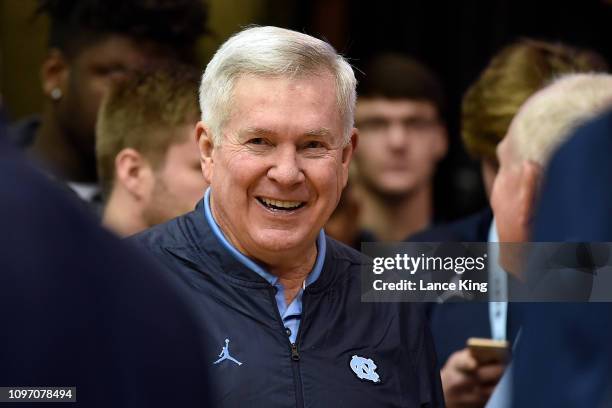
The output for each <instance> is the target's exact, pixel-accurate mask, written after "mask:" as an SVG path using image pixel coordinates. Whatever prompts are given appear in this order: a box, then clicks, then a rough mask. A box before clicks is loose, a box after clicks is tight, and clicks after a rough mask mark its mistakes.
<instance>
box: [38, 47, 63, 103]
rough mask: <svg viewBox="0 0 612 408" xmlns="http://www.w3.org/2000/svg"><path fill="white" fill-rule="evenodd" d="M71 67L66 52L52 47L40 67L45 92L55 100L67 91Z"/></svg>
mask: <svg viewBox="0 0 612 408" xmlns="http://www.w3.org/2000/svg"><path fill="white" fill-rule="evenodd" d="M69 75H70V67H69V64H68V61H67V60H66V57H65V56H64V54H63V53H62V52H61V51H60V50H58V49H57V48H52V49H51V50H49V53H48V54H47V56H46V57H45V60H44V61H43V63H42V65H41V67H40V81H41V83H42V88H43V93H44V94H45V95H46V96H47V97H48V98H51V99H53V100H56V101H57V100H59V99H60V98H61V97H62V95H64V94H65V93H66V89H67V87H68V76H69Z"/></svg>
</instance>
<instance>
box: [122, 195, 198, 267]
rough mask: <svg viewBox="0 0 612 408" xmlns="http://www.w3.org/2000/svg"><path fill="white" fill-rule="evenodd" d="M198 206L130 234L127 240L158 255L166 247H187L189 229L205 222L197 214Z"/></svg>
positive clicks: (189, 237) (190, 237) (189, 235)
mask: <svg viewBox="0 0 612 408" xmlns="http://www.w3.org/2000/svg"><path fill="white" fill-rule="evenodd" d="M198 208H199V204H198V207H197V208H196V209H195V210H193V211H191V212H189V213H187V214H184V215H181V216H179V217H176V218H173V219H171V220H169V221H166V222H164V223H162V224H158V225H155V226H153V227H151V228H149V229H147V230H145V231H142V232H140V233H138V234H135V235H132V236H131V237H129V238H127V240H128V241H129V242H132V243H133V244H135V245H136V246H139V247H141V248H143V249H145V250H147V251H149V252H151V253H154V254H158V255H159V254H163V253H164V252H165V250H166V249H168V248H188V247H190V245H191V244H190V242H191V240H192V237H193V235H192V234H191V230H194V229H197V227H198V224H200V223H202V222H204V223H205V222H206V220H205V219H204V215H203V214H198Z"/></svg>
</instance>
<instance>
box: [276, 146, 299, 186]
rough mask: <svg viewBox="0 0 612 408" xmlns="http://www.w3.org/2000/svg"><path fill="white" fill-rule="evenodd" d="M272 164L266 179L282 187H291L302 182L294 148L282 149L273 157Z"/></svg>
mask: <svg viewBox="0 0 612 408" xmlns="http://www.w3.org/2000/svg"><path fill="white" fill-rule="evenodd" d="M273 160H274V163H272V166H271V167H270V169H269V170H268V177H269V178H271V179H272V180H274V181H276V182H277V183H279V184H281V185H283V186H288V187H290V186H293V185H295V184H299V183H301V182H303V181H304V179H305V176H304V172H303V171H302V168H301V166H300V158H299V157H298V152H297V151H296V149H295V147H290V148H282V149H280V148H279V150H278V151H277V152H276V154H275V155H274V158H273Z"/></svg>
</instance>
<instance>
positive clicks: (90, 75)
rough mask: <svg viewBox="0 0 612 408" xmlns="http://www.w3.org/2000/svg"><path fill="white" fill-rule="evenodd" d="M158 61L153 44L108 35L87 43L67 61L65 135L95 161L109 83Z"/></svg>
mask: <svg viewBox="0 0 612 408" xmlns="http://www.w3.org/2000/svg"><path fill="white" fill-rule="evenodd" d="M160 60H161V59H160V58H159V55H158V54H156V50H155V49H154V47H153V45H152V44H150V43H146V42H145V43H142V42H139V43H136V41H135V40H132V39H131V38H129V37H125V36H120V35H110V36H108V37H105V38H104V39H102V40H101V41H99V42H96V43H94V44H93V45H91V46H87V47H86V48H84V49H83V50H82V51H81V52H79V53H78V54H77V55H76V56H75V57H73V58H72V59H70V60H69V61H68V65H67V75H66V76H65V80H64V84H63V86H62V91H63V97H62V99H61V100H60V101H59V104H58V111H57V113H58V120H59V122H60V125H61V126H62V129H63V130H64V132H65V134H66V136H67V137H69V138H70V140H71V142H72V143H73V144H75V145H76V146H77V148H78V149H79V150H80V151H81V152H82V154H83V155H91V158H92V160H94V145H95V142H94V140H95V139H94V127H95V122H96V117H97V113H98V108H99V106H100V103H101V101H102V98H103V97H104V95H105V94H106V93H107V92H108V90H109V89H110V87H111V86H112V84H113V83H114V82H115V81H119V80H123V79H126V78H127V77H129V76H130V75H132V74H133V73H134V72H135V71H138V70H141V69H143V68H145V67H147V68H150V67H151V66H152V65H154V64H155V63H157V62H159V61H160Z"/></svg>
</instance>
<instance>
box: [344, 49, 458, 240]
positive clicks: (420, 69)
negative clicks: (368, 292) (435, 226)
mask: <svg viewBox="0 0 612 408" xmlns="http://www.w3.org/2000/svg"><path fill="white" fill-rule="evenodd" d="M357 92H358V95H359V98H358V100H357V109H356V111H355V123H356V126H357V128H358V129H359V133H360V136H361V138H360V146H359V149H358V150H357V151H356V152H355V161H354V163H355V164H354V170H355V173H354V175H355V176H356V178H355V179H354V181H355V193H356V196H357V197H358V200H359V202H360V204H361V207H362V211H361V216H360V224H361V226H362V228H364V229H367V230H370V231H372V232H373V233H374V235H375V236H376V237H377V238H378V239H381V240H387V241H389V240H395V241H398V240H403V239H405V238H406V237H408V236H409V235H412V234H413V233H415V232H416V231H419V230H421V229H423V228H425V227H427V226H428V225H429V224H430V223H431V222H432V220H433V204H432V200H433V197H432V195H433V193H432V189H433V177H434V173H435V169H436V165H437V163H438V162H439V161H440V160H441V159H442V158H443V157H444V156H445V154H446V151H447V144H448V142H447V136H446V128H445V125H444V121H443V112H444V93H443V91H442V86H441V85H440V83H439V82H438V80H437V78H436V77H435V76H434V75H433V73H432V72H430V71H429V70H428V69H427V68H425V66H423V65H422V64H421V63H420V62H417V61H416V60H414V59H412V58H409V57H407V56H404V55H400V54H383V55H380V56H377V57H376V58H374V59H373V60H372V61H370V62H369V63H368V64H367V65H366V67H365V76H364V77H363V78H362V79H361V81H360V82H359V87H358V90H357Z"/></svg>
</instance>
